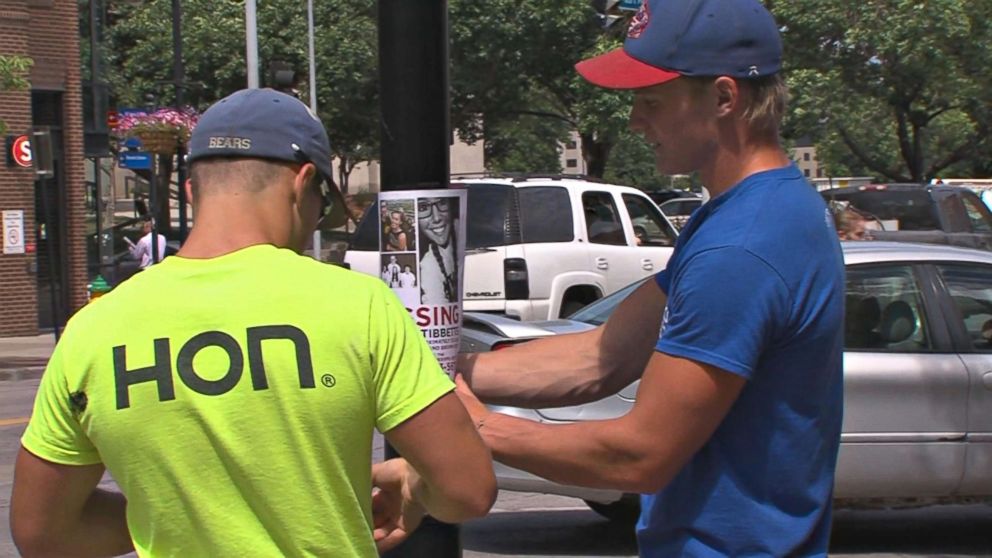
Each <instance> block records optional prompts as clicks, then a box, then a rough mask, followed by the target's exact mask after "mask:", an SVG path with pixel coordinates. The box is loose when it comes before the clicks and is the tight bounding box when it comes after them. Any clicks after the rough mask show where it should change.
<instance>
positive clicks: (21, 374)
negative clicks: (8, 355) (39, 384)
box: [0, 367, 45, 382]
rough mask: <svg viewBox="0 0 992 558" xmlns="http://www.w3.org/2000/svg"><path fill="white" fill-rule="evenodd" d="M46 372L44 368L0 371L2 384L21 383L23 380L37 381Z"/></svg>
mask: <svg viewBox="0 0 992 558" xmlns="http://www.w3.org/2000/svg"><path fill="white" fill-rule="evenodd" d="M44 372H45V368H44V367H31V368H8V369H5V370H0V382H19V381H21V380H37V379H38V378H41V375H42V374H43V373H44Z"/></svg>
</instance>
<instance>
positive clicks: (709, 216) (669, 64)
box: [459, 0, 843, 557]
mask: <svg viewBox="0 0 992 558" xmlns="http://www.w3.org/2000/svg"><path fill="white" fill-rule="evenodd" d="M781 59H782V46H781V40H780V37H779V33H778V27H777V25H776V24H775V21H774V20H773V18H772V16H771V14H769V13H768V11H767V10H766V9H765V8H764V7H763V6H762V5H761V4H760V3H759V2H758V1H757V0H733V1H728V0H646V1H645V2H644V4H643V5H642V7H641V9H640V11H639V12H638V13H637V15H636V16H635V17H634V18H633V20H632V23H631V25H630V28H629V30H628V34H627V40H626V42H625V44H624V46H623V48H621V49H617V50H616V51H613V52H609V53H606V54H604V55H601V56H598V57H596V58H593V59H590V60H586V61H583V62H580V63H579V64H578V65H577V66H576V68H577V69H578V71H579V73H580V74H582V76H583V77H585V78H586V79H587V80H588V81H590V82H592V83H594V84H596V85H599V86H602V87H608V88H614V89H632V90H633V91H634V106H633V109H632V111H631V115H630V127H631V129H632V130H634V131H636V132H639V133H641V134H642V135H643V136H644V137H645V139H646V140H647V141H648V143H649V144H650V146H651V147H652V148H653V149H654V153H655V157H656V161H657V167H658V170H659V171H660V172H662V173H665V174H683V173H690V172H698V173H699V176H700V178H701V179H702V182H703V184H704V185H705V186H706V187H707V189H708V190H709V192H710V194H711V195H712V199H711V201H709V202H708V203H706V204H704V205H703V206H702V207H701V208H700V209H699V210H697V211H696V212H695V213H694V214H693V216H692V218H691V219H690V220H689V222H688V224H687V225H686V227H685V228H684V229H683V230H682V233H681V235H680V236H679V239H678V242H677V244H676V247H675V252H674V254H673V256H672V258H671V260H670V261H669V262H668V267H667V269H665V270H664V271H662V272H661V273H659V274H658V275H657V277H656V278H655V280H654V281H648V282H647V283H645V284H644V285H643V286H641V287H640V288H638V289H637V290H636V291H635V292H634V293H632V294H631V295H630V297H628V299H627V300H626V301H625V302H624V303H623V304H621V305H620V307H619V308H618V309H617V311H616V312H615V313H614V314H613V315H612V317H611V318H610V319H609V321H608V322H607V323H606V324H604V325H603V326H601V327H599V328H597V329H595V330H592V331H589V332H586V333H581V334H576V335H567V336H558V337H551V338H544V339H540V340H536V341H532V342H529V343H526V344H523V345H520V346H517V347H514V348H512V349H508V350H504V351H498V352H494V353H486V354H481V355H467V356H464V357H463V358H462V359H461V362H460V363H459V366H460V371H461V373H462V375H463V379H462V380H461V386H460V395H461V396H462V400H463V402H464V403H465V404H466V407H468V408H469V411H470V412H471V413H472V415H473V418H474V419H475V420H476V426H477V427H478V428H479V431H480V433H481V434H482V435H483V438H484V439H485V440H486V442H487V443H488V445H489V446H490V448H491V449H492V450H493V454H494V457H495V458H496V459H498V460H500V461H503V462H504V463H506V464H508V465H510V466H513V467H517V468H520V469H524V470H527V471H530V472H532V473H535V474H538V475H541V476H544V477H546V478H548V479H551V480H554V481H557V482H561V483H565V484H576V485H583V486H589V487H596V488H612V489H619V490H623V491H626V492H638V493H642V494H644V495H645V496H643V497H642V501H641V505H642V513H641V518H640V522H639V523H638V528H637V531H638V541H639V545H640V552H641V555H642V556H647V557H668V556H737V555H753V556H815V555H825V554H826V552H827V545H828V540H829V532H830V512H831V505H830V502H831V495H832V488H833V477H834V470H835V466H836V459H837V450H838V447H839V442H840V429H841V414H842V403H843V401H842V390H843V381H842V370H841V367H842V323H843V259H842V254H841V251H840V246H839V243H838V241H837V235H836V232H835V230H834V227H833V222H832V217H831V215H830V213H829V212H828V211H827V208H826V206H825V204H824V203H823V201H822V200H821V199H820V197H819V196H818V195H817V193H816V191H815V190H814V189H813V188H812V187H810V185H809V184H808V183H807V182H806V181H805V179H804V178H803V176H802V174H801V173H800V172H799V170H798V169H797V168H796V167H795V166H794V165H793V164H792V163H791V161H790V159H789V157H788V156H787V155H786V153H785V152H784V151H783V149H782V147H781V146H780V143H779V137H778V129H779V122H780V120H781V117H782V113H783V112H784V110H785V103H786V96H787V95H786V90H785V87H784V85H783V83H782V80H781V78H780V77H779V75H778V72H779V70H780V68H781ZM659 331H660V332H661V333H660V335H659ZM637 379H640V386H639V388H638V393H637V402H636V403H635V404H634V406H633V408H632V410H631V411H630V412H629V413H628V414H627V415H625V416H623V417H620V418H617V419H614V420H605V421H590V422H583V423H578V424H568V425H545V424H538V423H534V422H530V421H526V420H523V419H519V418H515V417H510V416H506V415H501V414H496V413H491V412H489V411H488V410H487V409H486V408H485V407H484V406H483V405H482V404H481V403H479V401H478V400H476V399H475V397H474V396H473V394H472V391H470V389H469V388H471V390H474V391H475V393H477V394H478V395H479V397H481V398H482V399H483V400H484V401H486V402H490V403H494V404H505V405H515V406H524V407H544V406H563V405H574V404H579V403H583V402H588V401H593V400H596V399H599V398H602V397H604V396H606V395H608V394H611V393H616V392H617V391H619V390H620V389H622V388H623V387H624V386H626V385H628V384H630V383H631V382H633V381H634V380H637Z"/></svg>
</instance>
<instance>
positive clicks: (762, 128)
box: [680, 74, 789, 136]
mask: <svg viewBox="0 0 992 558" xmlns="http://www.w3.org/2000/svg"><path fill="white" fill-rule="evenodd" d="M717 77H719V76H686V77H683V78H680V79H688V80H691V81H692V83H693V84H694V85H695V86H696V87H703V86H706V85H710V84H712V83H713V81H714V80H715V79H716V78H717ZM735 81H736V82H737V85H738V87H739V88H740V90H741V91H743V92H744V95H743V99H744V102H745V104H746V106H745V108H744V113H743V117H744V120H745V122H747V123H748V125H749V126H750V127H751V129H752V130H754V131H755V132H756V133H757V134H758V135H764V136H777V135H778V129H779V125H780V124H781V123H782V117H783V116H784V115H785V109H786V107H787V106H788V104H789V88H788V87H787V86H786V85H785V80H783V79H782V76H781V75H779V74H772V75H770V76H762V77H759V78H754V79H735Z"/></svg>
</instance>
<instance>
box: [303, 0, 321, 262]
mask: <svg viewBox="0 0 992 558" xmlns="http://www.w3.org/2000/svg"><path fill="white" fill-rule="evenodd" d="M307 48H308V49H309V52H310V78H309V80H310V110H312V111H313V113H314V114H317V60H316V55H315V54H314V50H315V48H314V44H313V0H307ZM323 252H324V251H323V246H322V245H321V236H320V231H313V257H314V258H315V259H316V260H318V261H322V260H323V255H324V253H323Z"/></svg>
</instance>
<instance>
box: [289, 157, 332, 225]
mask: <svg viewBox="0 0 992 558" xmlns="http://www.w3.org/2000/svg"><path fill="white" fill-rule="evenodd" d="M291 147H292V148H293V152H294V153H295V154H296V160H297V161H299V162H300V164H306V163H310V164H312V165H314V168H316V166H317V165H316V164H314V162H313V160H311V159H310V157H309V156H307V154H306V153H304V152H303V150H302V149H300V146H299V145H296V144H295V143H294V144H292V145H291ZM317 175H318V176H319V177H320V181H319V183H318V185H317V191H318V192H319V193H320V219H319V220H318V221H317V226H318V228H319V227H320V225H321V224H323V221H324V219H326V218H327V217H328V216H329V215H330V214H331V210H332V209H333V208H334V198H333V197H332V195H331V185H330V184H329V183H328V182H329V181H330V178H328V177H326V176H324V175H322V174H321V173H320V171H319V170H318V171H317Z"/></svg>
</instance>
